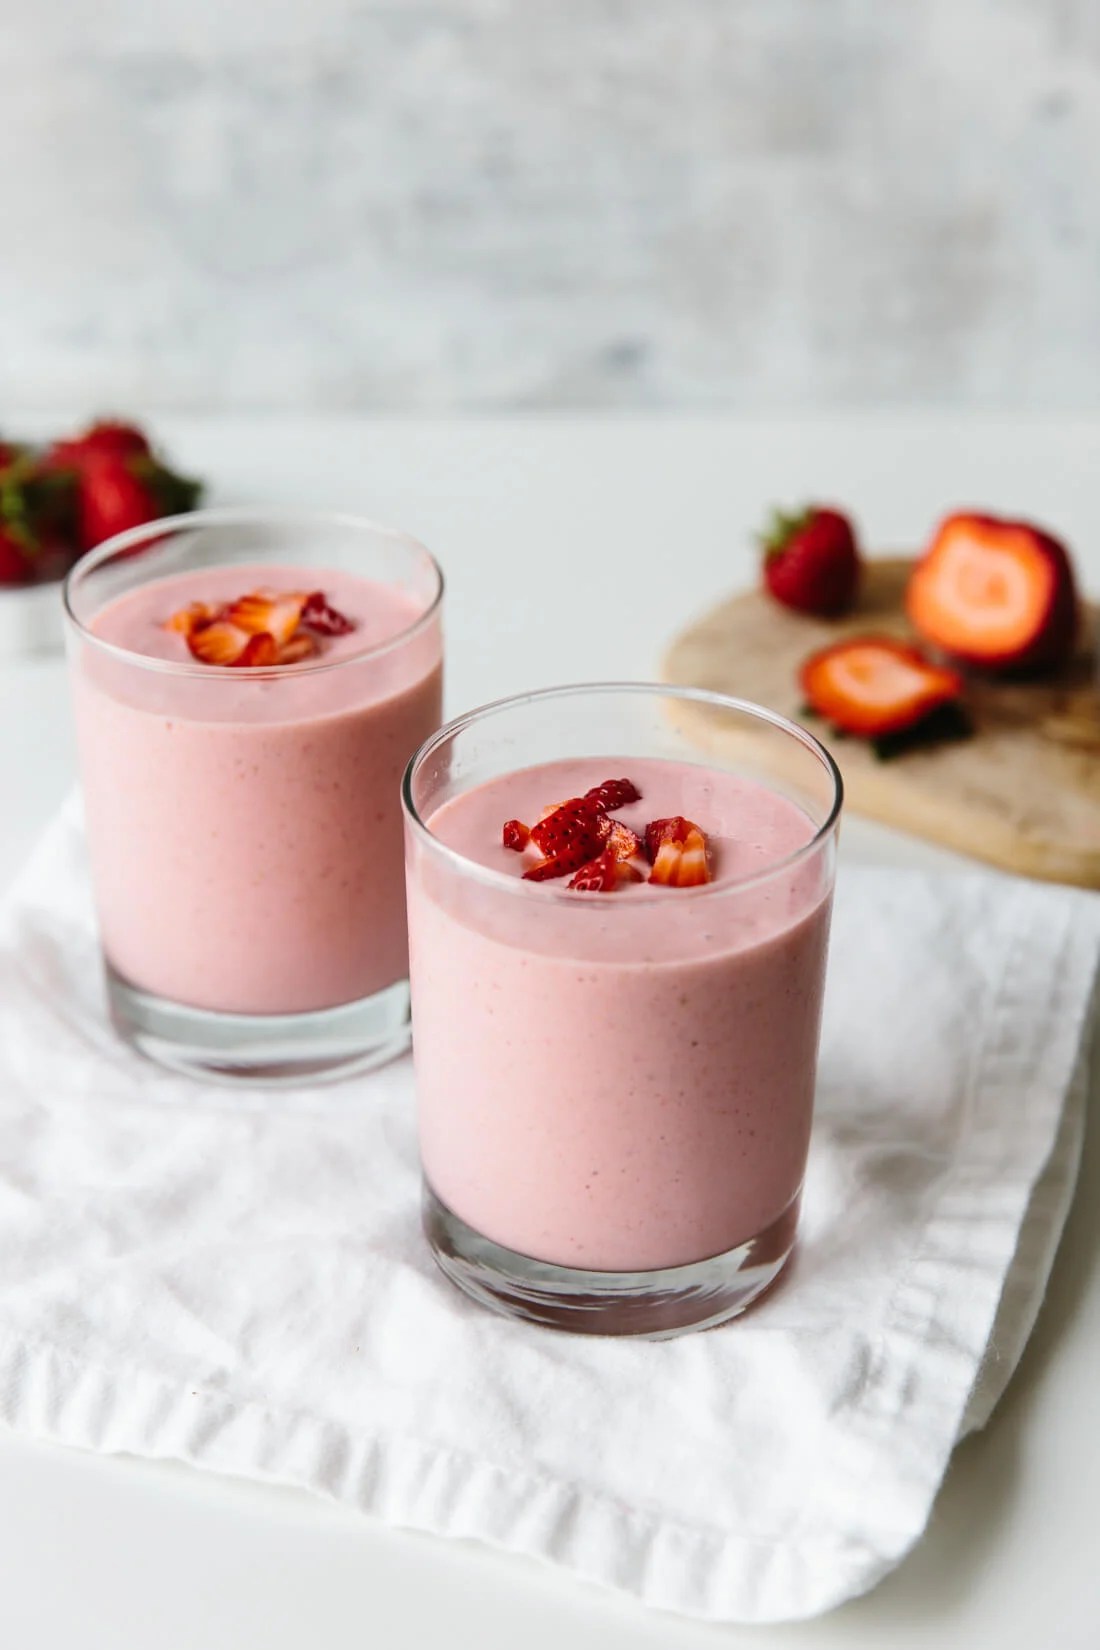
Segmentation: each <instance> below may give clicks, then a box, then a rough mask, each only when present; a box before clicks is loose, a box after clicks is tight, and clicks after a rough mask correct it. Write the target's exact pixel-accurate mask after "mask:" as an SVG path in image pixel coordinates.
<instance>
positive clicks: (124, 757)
mask: <svg viewBox="0 0 1100 1650" xmlns="http://www.w3.org/2000/svg"><path fill="white" fill-rule="evenodd" d="M261 588H263V589H275V590H281V589H297V590H302V589H304V590H316V589H321V590H323V591H324V593H325V595H326V597H327V598H328V600H329V601H330V602H331V603H332V604H333V605H334V606H335V607H337V608H338V609H340V611H341V612H343V613H344V614H346V616H347V617H348V618H349V619H351V620H352V621H353V622H354V624H355V629H354V631H353V632H352V633H351V634H350V635H347V636H340V637H331V638H326V639H325V641H324V643H323V644H322V647H323V651H322V653H321V656H320V659H319V660H310V661H308V662H306V663H304V664H298V665H288V666H282V667H280V668H279V669H277V670H275V671H268V672H266V673H264V672H257V671H253V670H249V669H217V668H211V667H208V666H200V665H196V664H195V663H194V661H192V660H191V657H190V654H189V653H188V650H187V644H186V642H185V641H184V639H183V638H182V637H181V636H179V635H176V634H174V633H172V632H170V631H167V630H165V629H164V620H165V619H167V618H168V617H169V615H170V614H171V613H172V612H174V611H175V610H176V609H177V608H180V607H182V606H184V605H186V604H187V603H188V602H191V601H204V602H210V603H219V602H222V601H227V600H231V599H232V598H233V597H235V596H240V595H243V594H245V593H246V592H248V591H251V590H256V589H261ZM421 615H422V604H418V603H417V601H416V600H414V598H413V597H412V596H411V595H408V594H406V593H405V592H403V591H401V590H399V589H396V588H394V587H392V586H389V585H384V584H376V583H372V582H369V581H367V580H364V579H360V578H357V577H355V576H353V575H351V574H349V573H343V572H326V571H319V570H318V569H316V568H312V569H306V568H295V567H285V566H252V567H241V566H233V567H215V568H211V569H210V570H208V571H201V570H193V571H191V572H188V573H185V574H180V575H178V576H173V577H170V578H163V579H158V580H155V581H152V582H150V583H148V584H145V585H143V586H141V587H139V588H137V589H134V590H131V591H130V592H128V593H127V594H126V595H123V596H120V597H118V598H117V599H116V600H114V601H112V602H110V603H109V604H108V605H106V606H105V607H104V608H102V609H101V611H100V612H99V613H98V614H97V615H96V616H95V617H94V619H93V620H92V622H91V624H90V626H89V628H90V630H91V631H92V633H93V635H94V636H96V637H98V638H100V639H101V640H102V641H103V642H106V643H110V644H113V648H116V649H125V650H127V651H126V653H125V654H122V653H117V652H114V651H111V650H110V649H105V648H98V647H96V646H95V645H94V644H90V643H86V642H85V643H81V644H79V645H78V652H77V655H76V659H75V665H76V669H75V705H76V718H77V733H78V741H79V748H80V761H81V771H82V778H83V786H84V796H85V806H86V812H87V825H88V846H89V852H90V855H91V863H92V872H93V881H94V885H95V892H96V900H97V904H98V908H99V918H100V925H101V930H102V936H103V944H104V950H105V952H106V956H107V959H108V961H109V963H110V964H111V966H112V967H113V968H114V970H115V971H116V972H117V973H118V974H119V975H120V976H121V977H122V978H123V979H124V980H126V981H127V982H128V983H130V984H131V985H134V986H137V987H139V988H140V989H142V990H145V991H149V992H153V993H155V994H157V995H159V996H162V997H166V998H169V999H170V1000H172V1001H173V1002H177V1003H183V1004H187V1005H190V1006H193V1007H196V1008H204V1009H213V1010H218V1011H221V1012H227V1013H240V1014H263V1015H267V1014H292V1013H301V1012H305V1011H308V1010H314V1009H323V1008H331V1007H335V1006H337V1005H338V1004H342V1003H348V1002H352V1001H355V1000H357V999H359V998H362V997H367V996H370V995H372V994H373V993H374V992H376V991H379V990H381V989H382V988H384V987H386V986H389V985H392V984H393V983H394V982H396V981H398V980H401V979H404V978H405V977H406V973H407V948H406V923H405V901H404V893H403V878H402V865H401V861H402V847H401V821H400V803H399V785H400V778H401V773H402V769H403V767H404V764H405V763H406V761H407V760H408V758H409V756H410V755H411V753H412V751H413V750H414V749H415V748H416V746H417V745H418V744H419V743H420V742H421V741H422V740H423V739H424V738H426V737H427V735H428V734H429V733H431V732H432V730H433V729H434V728H436V727H437V726H438V725H439V721H440V711H441V705H440V699H441V639H440V631H439V626H438V621H437V620H436V619H432V620H429V621H428V622H427V623H426V624H423V625H421V626H419V627H418V628H413V629H412V631H411V633H410V634H409V635H408V636H404V637H403V635H402V633H403V632H406V631H409V630H410V627H416V626H417V620H418V619H419V618H420V617H421ZM390 641H393V643H394V645H393V646H391V647H388V648H386V647H385V646H384V644H386V643H387V642H390ZM135 655H137V656H140V657H138V658H135V657H134V656H135ZM141 658H144V659H145V660H148V661H164V662H168V663H171V664H176V665H190V666H191V668H190V669H188V670H185V671H171V670H164V669H158V668H156V667H155V666H154V667H153V668H147V667H144V666H142V664H141V663H140V659H141Z"/></svg>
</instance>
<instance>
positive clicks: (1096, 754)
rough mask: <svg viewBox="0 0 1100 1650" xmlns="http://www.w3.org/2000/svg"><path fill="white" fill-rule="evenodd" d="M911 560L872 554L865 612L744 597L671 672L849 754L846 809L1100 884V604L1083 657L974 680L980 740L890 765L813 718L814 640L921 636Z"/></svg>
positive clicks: (670, 664) (708, 621) (694, 728)
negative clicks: (841, 614)
mask: <svg viewBox="0 0 1100 1650" xmlns="http://www.w3.org/2000/svg"><path fill="white" fill-rule="evenodd" d="M911 567H912V561H911V560H909V559H905V558H900V557H899V558H890V559H885V558H883V559H878V560H875V561H872V562H870V563H869V564H868V567H867V570H866V577H865V580H864V587H863V591H862V594H861V598H860V602H859V607H858V610H857V611H856V612H855V613H853V614H850V615H849V616H847V617H846V618H844V619H840V620H824V619H812V618H808V617H806V616H804V615H802V614H798V613H792V612H791V611H789V609H787V608H784V607H781V606H780V605H779V603H778V602H775V601H773V600H772V598H771V597H770V596H768V595H766V594H765V593H764V592H762V591H759V590H754V591H749V592H746V593H744V594H742V595H739V596H733V597H731V598H730V599H729V600H728V601H726V602H723V603H722V605H721V606H720V607H717V608H715V609H714V610H713V611H712V612H710V613H708V614H707V615H705V616H704V617H703V618H701V619H700V620H698V622H697V623H695V624H693V625H691V626H690V628H689V629H687V630H685V631H684V633H683V634H682V635H681V636H679V637H678V638H677V639H676V641H674V642H673V644H672V646H671V647H670V648H669V650H668V653H667V654H666V656H665V659H664V661H663V667H662V676H663V679H664V680H665V681H666V682H673V683H678V684H681V685H685V686H687V685H690V686H692V687H702V688H710V689H712V690H714V691H715V692H719V693H729V694H734V695H736V696H737V697H739V698H743V699H753V700H756V701H757V702H758V703H760V704H763V705H766V706H768V707H770V708H771V709H773V710H778V711H781V712H782V713H783V714H784V715H786V716H790V717H792V718H793V719H794V720H795V721H804V722H805V724H806V726H807V727H809V728H811V729H812V731H813V732H814V733H816V734H817V735H818V736H819V737H820V738H822V739H823V740H824V742H825V743H826V744H827V745H828V746H829V748H830V750H831V751H832V754H833V756H834V757H835V758H836V760H837V763H838V764H839V766H840V770H841V772H842V774H843V775H844V785H845V794H846V805H847V806H848V807H849V808H851V809H853V810H854V811H855V812H856V813H860V814H866V815H867V816H868V817H869V818H871V819H877V820H881V821H882V822H883V823H884V824H887V825H894V826H899V827H900V828H901V829H903V830H908V831H912V832H914V833H915V834H916V835H917V836H923V837H927V838H928V839H929V840H930V841H932V842H938V843H941V844H942V845H943V846H945V847H948V848H954V849H956V850H958V851H960V852H962V853H967V854H973V855H974V856H976V857H977V858H978V859H984V860H987V861H989V863H990V864H993V865H999V866H1002V867H1003V868H1004V869H1005V870H1008V871H1016V872H1019V873H1021V874H1023V875H1025V876H1032V877H1042V878H1044V879H1045V880H1047V881H1050V882H1069V883H1076V884H1078V885H1079V886H1081V887H1085V888H1100V673H1098V661H1097V656H1096V646H1097V640H1096V639H1097V636H1098V635H1100V624H1098V620H1100V608H1098V607H1097V606H1096V605H1095V604H1093V605H1091V606H1089V607H1088V609H1087V620H1086V624H1085V626H1084V630H1085V636H1084V637H1083V639H1082V642H1081V645H1080V648H1079V651H1078V655H1077V657H1076V658H1075V659H1074V661H1073V663H1072V665H1071V666H1070V667H1068V668H1067V670H1066V671H1065V672H1064V673H1063V674H1062V675H1061V676H1060V677H1059V678H1058V679H1057V680H1046V681H1043V682H1029V683H1003V682H1002V683H998V682H993V681H979V680H977V679H975V680H974V681H973V683H972V685H971V688H970V690H969V691H968V703H969V704H970V707H971V710H972V713H973V719H974V726H975V733H974V737H973V738H971V739H964V740H961V741H959V742H957V743H953V744H942V745H938V746H930V747H927V748H921V749H917V750H911V751H908V752H906V753H905V754H904V755H901V756H896V757H894V758H893V759H892V760H890V761H888V762H882V761H880V760H879V759H878V758H876V756H875V755H874V753H873V751H872V750H871V749H870V747H869V746H868V745H866V744H865V743H864V742H863V741H862V740H857V739H838V738H834V737H833V736H832V735H831V734H830V732H829V730H828V729H827V728H826V727H825V726H824V724H822V723H820V722H818V721H816V720H810V719H809V718H807V717H805V716H804V715H802V714H801V712H802V694H801V692H800V690H799V686H798V668H799V665H800V664H801V662H802V660H803V659H804V658H805V657H806V655H807V654H808V653H811V652H813V651H814V649H815V648H820V647H825V646H827V645H828V644H829V643H830V642H833V641H839V640H840V639H842V638H843V637H844V636H846V635H852V634H855V633H857V632H859V631H866V630H876V631H880V632H884V633H886V634H889V635H895V636H900V637H906V638H909V639H911V638H912V631H911V629H910V626H909V624H908V622H907V620H906V618H905V614H904V611H903V607H902V594H903V592H904V589H905V583H906V579H907V577H908V574H909V570H910V568H911ZM678 720H679V721H680V722H681V725H682V726H683V728H684V730H685V732H686V733H687V734H688V736H689V737H691V738H693V739H694V740H695V742H696V743H698V744H699V745H701V746H705V747H708V748H710V749H711V750H715V749H717V748H721V747H723V746H727V747H728V746H729V743H730V738H731V737H734V736H730V735H727V734H726V733H725V732H724V730H723V729H722V727H721V718H720V717H715V716H714V714H713V713H712V712H708V711H707V709H706V708H705V707H702V706H686V707H684V708H683V714H682V716H681V715H678ZM769 748H770V742H769ZM760 750H761V754H762V752H763V743H762V744H761V748H760Z"/></svg>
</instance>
